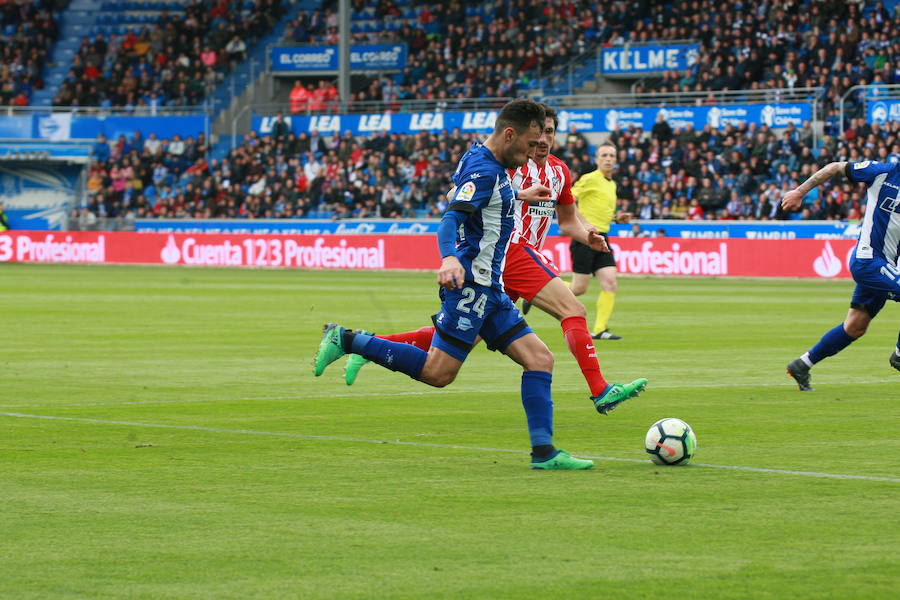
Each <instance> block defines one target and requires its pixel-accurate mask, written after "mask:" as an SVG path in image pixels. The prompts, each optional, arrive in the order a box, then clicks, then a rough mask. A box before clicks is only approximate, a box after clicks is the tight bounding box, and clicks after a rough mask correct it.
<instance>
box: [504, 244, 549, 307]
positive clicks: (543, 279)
mask: <svg viewBox="0 0 900 600" xmlns="http://www.w3.org/2000/svg"><path fill="white" fill-rule="evenodd" d="M554 277H559V268H557V266H556V265H554V264H553V261H552V260H550V259H549V258H547V257H546V256H544V255H543V254H541V253H540V252H539V251H538V250H535V249H534V248H532V247H531V246H526V245H524V244H510V245H509V250H507V252H506V266H505V267H504V268H503V287H504V288H505V289H506V295H507V296H509V297H510V298H511V299H512V301H513V302H515V301H516V300H518V299H519V298H524V299H525V300H527V301H528V302H531V301H532V300H533V299H534V297H535V296H536V295H537V293H538V292H539V291H541V290H542V289H543V288H544V286H545V285H547V284H548V283H549V282H550V280H551V279H553V278H554Z"/></svg>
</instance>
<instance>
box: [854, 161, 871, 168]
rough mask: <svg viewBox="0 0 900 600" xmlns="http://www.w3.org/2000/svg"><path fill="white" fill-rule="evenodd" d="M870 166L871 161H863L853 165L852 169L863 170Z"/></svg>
mask: <svg viewBox="0 0 900 600" xmlns="http://www.w3.org/2000/svg"><path fill="white" fill-rule="evenodd" d="M870 164H872V161H871V160H864V161H863V162H858V163H853V168H854V169H865V168H866V167H868V166H869V165H870Z"/></svg>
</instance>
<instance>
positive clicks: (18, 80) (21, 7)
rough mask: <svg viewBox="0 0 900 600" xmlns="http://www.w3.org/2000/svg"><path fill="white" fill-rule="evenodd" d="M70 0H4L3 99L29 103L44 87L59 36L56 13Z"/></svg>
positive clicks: (0, 16)
mask: <svg viewBox="0 0 900 600" xmlns="http://www.w3.org/2000/svg"><path fill="white" fill-rule="evenodd" d="M68 4H69V0H38V1H36V2H0V103H2V104H3V106H27V105H28V103H29V99H30V97H31V92H32V91H33V90H35V89H41V88H43V87H44V79H43V70H44V66H45V65H46V63H47V60H48V58H49V55H50V49H51V48H52V46H53V43H54V42H55V41H56V38H57V37H58V36H59V25H58V23H57V22H56V18H55V17H54V13H58V12H59V11H61V10H63V9H64V8H65V7H66V6H67V5H68Z"/></svg>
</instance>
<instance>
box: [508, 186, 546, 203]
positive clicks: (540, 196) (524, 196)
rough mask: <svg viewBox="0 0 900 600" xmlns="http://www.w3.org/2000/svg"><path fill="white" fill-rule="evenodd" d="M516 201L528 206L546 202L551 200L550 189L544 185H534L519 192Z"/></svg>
mask: <svg viewBox="0 0 900 600" xmlns="http://www.w3.org/2000/svg"><path fill="white" fill-rule="evenodd" d="M516 199H517V200H521V201H522V202H526V203H528V204H537V203H539V202H546V201H547V200H549V199H550V188H548V187H544V186H542V185H533V186H531V187H530V188H528V189H524V190H519V191H517V192H516Z"/></svg>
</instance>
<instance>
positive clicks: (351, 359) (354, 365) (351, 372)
mask: <svg viewBox="0 0 900 600" xmlns="http://www.w3.org/2000/svg"><path fill="white" fill-rule="evenodd" d="M353 333H361V334H363V335H371V336H374V335H375V334H374V333H372V332H371V331H366V330H365V329H354V330H353ZM368 362H371V361H370V360H369V359H368V358H363V357H362V356H361V355H359V354H349V355H348V356H347V365H346V366H345V367H344V381H346V382H347V385H353V383H354V382H355V381H356V376H357V375H359V370H360V369H362V368H363V365H365V364H366V363H368Z"/></svg>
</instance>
